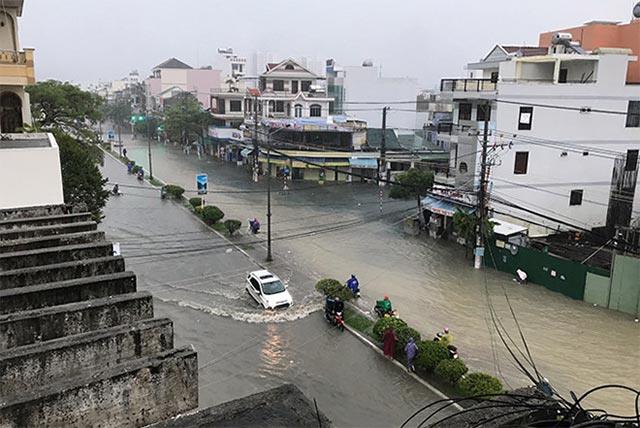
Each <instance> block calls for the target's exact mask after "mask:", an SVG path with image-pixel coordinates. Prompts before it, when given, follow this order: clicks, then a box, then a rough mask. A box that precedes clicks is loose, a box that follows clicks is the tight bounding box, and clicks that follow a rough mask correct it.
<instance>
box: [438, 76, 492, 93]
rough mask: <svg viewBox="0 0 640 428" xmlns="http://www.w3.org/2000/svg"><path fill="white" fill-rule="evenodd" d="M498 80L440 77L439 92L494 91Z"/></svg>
mask: <svg viewBox="0 0 640 428" xmlns="http://www.w3.org/2000/svg"><path fill="white" fill-rule="evenodd" d="M497 89H498V82H496V81H495V80H493V79H442V80H441V81H440V92H495V91H496V90H497Z"/></svg>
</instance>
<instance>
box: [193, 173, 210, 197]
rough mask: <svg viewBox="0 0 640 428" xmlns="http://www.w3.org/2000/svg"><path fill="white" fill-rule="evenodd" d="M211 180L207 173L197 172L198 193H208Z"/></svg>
mask: <svg viewBox="0 0 640 428" xmlns="http://www.w3.org/2000/svg"><path fill="white" fill-rule="evenodd" d="M208 181H209V177H208V176H207V174H197V175H196V184H197V186H198V195H206V194H207V184H208Z"/></svg>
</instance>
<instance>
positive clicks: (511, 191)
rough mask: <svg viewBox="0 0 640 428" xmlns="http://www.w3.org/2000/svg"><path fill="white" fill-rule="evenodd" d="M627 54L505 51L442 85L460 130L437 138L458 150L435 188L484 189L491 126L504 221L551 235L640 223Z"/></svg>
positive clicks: (637, 96) (633, 96) (635, 90)
mask: <svg viewBox="0 0 640 428" xmlns="http://www.w3.org/2000/svg"><path fill="white" fill-rule="evenodd" d="M565 45H566V46H565ZM629 54H630V52H629V51H627V50H624V49H607V48H602V49H597V50H596V51H594V52H591V53H587V52H584V51H583V50H582V49H580V48H579V47H576V46H575V45H574V44H570V43H566V42H565V44H563V43H562V41H560V42H559V43H557V44H555V45H554V46H552V47H551V48H550V49H549V52H548V53H547V52H546V49H545V48H536V47H534V48H531V47H524V48H517V47H505V46H500V45H498V46H496V47H495V48H494V49H493V50H492V51H491V52H490V53H489V55H487V56H486V57H485V58H484V59H482V60H481V61H480V62H478V63H472V64H469V65H468V66H467V68H468V70H470V71H471V73H472V76H473V77H472V78H465V79H443V80H442V84H441V89H442V91H443V92H448V93H450V94H451V95H452V97H453V101H454V114H453V122H454V131H453V132H452V133H451V135H449V134H442V135H439V139H446V140H448V141H449V142H450V143H451V152H450V153H451V157H450V174H449V177H448V178H445V177H438V179H437V181H440V182H441V183H446V184H448V185H454V186H457V187H461V188H466V189H472V188H476V189H477V187H478V183H479V181H480V180H479V177H480V154H481V148H482V145H481V139H482V134H483V129H484V128H483V127H484V120H485V117H486V118H488V120H489V133H490V139H489V150H488V159H489V162H488V164H489V166H490V174H489V176H488V178H489V191H490V194H491V198H492V199H491V203H490V207H491V209H493V210H495V212H496V213H501V214H502V215H504V214H508V215H512V216H514V217H515V218H511V220H509V219H507V220H508V221H514V222H518V221H522V219H524V220H526V221H527V222H531V223H535V224H539V225H544V226H547V227H548V228H549V229H558V228H560V229H570V228H571V227H570V226H568V225H575V226H579V227H583V228H588V229H593V228H596V227H604V226H608V230H609V231H611V230H613V228H614V227H615V226H624V225H628V224H629V222H630V221H632V222H633V221H634V220H637V219H638V217H639V216H638V214H639V211H638V210H640V204H639V203H640V191H638V190H636V187H637V176H638V149H640V86H637V85H628V84H626V82H625V78H626V74H627V66H628V63H629V61H632V60H633V59H634V58H633V57H631V56H630V55H629ZM451 176H453V178H451ZM500 201H504V202H500ZM510 204H511V205H513V204H515V205H517V206H519V207H520V208H515V207H513V206H509V205H510ZM522 208H524V209H522ZM632 210H633V211H632ZM534 213H536V214H534ZM538 213H539V214H541V215H538ZM498 216H500V215H499V214H498ZM518 219H519V220H518ZM545 232H548V230H547V229H545V228H543V227H536V226H532V227H531V228H530V234H532V235H535V234H542V233H545Z"/></svg>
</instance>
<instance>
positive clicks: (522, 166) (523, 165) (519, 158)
mask: <svg viewBox="0 0 640 428" xmlns="http://www.w3.org/2000/svg"><path fill="white" fill-rule="evenodd" d="M528 166H529V152H516V162H515V165H514V166H513V173H514V174H519V175H522V174H526V173H527V167H528Z"/></svg>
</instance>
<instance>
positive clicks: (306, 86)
mask: <svg viewBox="0 0 640 428" xmlns="http://www.w3.org/2000/svg"><path fill="white" fill-rule="evenodd" d="M300 86H301V87H302V92H309V91H310V90H311V81H310V80H303V81H302V84H301V85H300Z"/></svg>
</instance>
